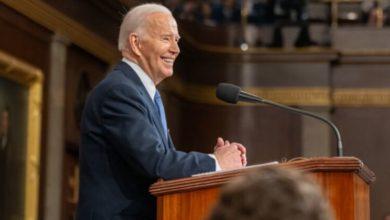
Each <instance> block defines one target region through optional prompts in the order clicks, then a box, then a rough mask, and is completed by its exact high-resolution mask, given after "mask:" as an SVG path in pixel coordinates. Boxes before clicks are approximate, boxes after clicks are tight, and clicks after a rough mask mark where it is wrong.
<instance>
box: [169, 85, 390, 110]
mask: <svg viewBox="0 0 390 220" xmlns="http://www.w3.org/2000/svg"><path fill="white" fill-rule="evenodd" d="M215 88H216V87H215V86H210V85H197V84H189V83H184V82H182V81H181V80H179V79H172V80H168V81H167V82H166V83H164V86H163V89H164V90H165V91H167V92H170V93H172V94H173V95H175V96H176V97H179V98H181V99H183V100H185V101H188V102H193V103H201V104H209V105H226V104H225V103H223V102H222V101H219V100H218V99H217V98H216V97H215ZM243 89H244V90H245V91H247V92H250V93H253V94H255V95H258V96H261V97H263V98H266V99H269V100H272V101H275V102H279V103H282V104H285V105H296V106H319V107H331V106H335V107H390V89H385V88H383V89H378V88H350V89H343V88H337V89H334V90H331V89H330V88H328V87H244V88H243ZM248 105H250V104H239V106H248Z"/></svg>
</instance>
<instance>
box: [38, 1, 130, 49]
mask: <svg viewBox="0 0 390 220" xmlns="http://www.w3.org/2000/svg"><path fill="white" fill-rule="evenodd" d="M44 1H45V2H46V3H47V4H49V5H50V6H52V7H53V8H55V9H57V10H59V11H60V12H62V13H64V14H66V15H67V16H69V17H71V18H73V19H74V20H76V21H78V22H80V23H81V24H82V25H84V26H85V27H87V28H88V29H90V30H92V31H93V32H95V33H97V34H98V35H100V36H102V37H104V38H105V39H107V40H109V41H110V42H111V43H113V44H114V45H116V42H117V38H118V32H119V26H120V22H121V18H122V16H123V15H124V14H126V12H127V9H126V7H124V6H123V7H121V4H120V3H119V2H117V1H111V2H112V3H111V4H108V3H104V2H103V1H101V0H100V1H89V0H82V1H80V0H67V1H66V3H64V1H63V0H44ZM95 2H98V3H95ZM112 7H113V8H112Z"/></svg>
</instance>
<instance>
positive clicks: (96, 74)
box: [65, 45, 108, 145]
mask: <svg viewBox="0 0 390 220" xmlns="http://www.w3.org/2000/svg"><path fill="white" fill-rule="evenodd" d="M107 70H108V65H107V64H106V63H104V62H102V61H100V60H99V59H97V58H96V57H94V56H92V55H90V54H88V53H87V52H85V51H84V50H82V49H80V48H79V47H77V46H74V45H72V46H70V47H69V48H68V52H67V64H66V98H65V99H66V101H65V118H66V120H65V140H66V142H67V143H72V144H73V145H78V144H79V141H80V129H79V119H80V116H81V115H80V114H81V110H82V105H83V103H84V101H85V98H86V96H87V94H88V92H89V91H90V90H91V89H92V88H93V87H94V86H95V85H96V84H97V83H98V82H99V81H100V80H101V79H102V78H103V77H104V76H105V74H106V71H107Z"/></svg>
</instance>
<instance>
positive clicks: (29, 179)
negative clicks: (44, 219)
mask: <svg viewBox="0 0 390 220" xmlns="http://www.w3.org/2000/svg"><path fill="white" fill-rule="evenodd" d="M0 77H4V78H6V79H9V80H11V81H14V82H16V83H18V84H21V85H23V86H25V87H27V89H28V104H27V105H28V116H27V138H26V140H27V143H26V148H27V149H26V164H25V169H26V170H25V184H24V186H25V189H24V190H25V196H24V216H25V219H26V220H36V219H37V218H38V204H39V203H38V200H39V175H40V174H39V170H40V168H39V166H40V149H41V147H40V142H41V137H40V136H41V105H42V83H43V74H42V72H41V70H39V69H37V68H35V67H33V66H31V65H29V64H27V63H25V62H23V61H20V60H18V59H16V58H14V57H11V56H9V55H8V54H6V53H3V52H2V51H0Z"/></svg>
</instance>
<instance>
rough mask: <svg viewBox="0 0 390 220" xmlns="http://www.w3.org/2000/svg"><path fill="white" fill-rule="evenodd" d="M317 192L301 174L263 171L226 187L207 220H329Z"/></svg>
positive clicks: (322, 199)
mask: <svg viewBox="0 0 390 220" xmlns="http://www.w3.org/2000/svg"><path fill="white" fill-rule="evenodd" d="M332 219H333V218H332V215H331V213H330V210H329V206H328V203H327V201H326V200H325V199H324V197H323V196H322V193H321V189H320V188H319V186H317V185H316V184H315V183H314V182H313V181H312V180H311V179H310V178H308V177H307V176H306V175H304V174H302V173H301V172H298V171H295V170H290V169H281V168H275V167H265V168H262V169H259V170H257V171H256V172H251V173H249V174H248V175H244V176H241V177H239V178H237V179H236V180H233V182H231V183H229V184H227V185H226V186H225V187H224V188H223V189H222V191H221V195H220V198H219V200H218V201H217V204H216V206H215V207H214V209H213V210H212V212H211V215H210V218H209V220H332Z"/></svg>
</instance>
